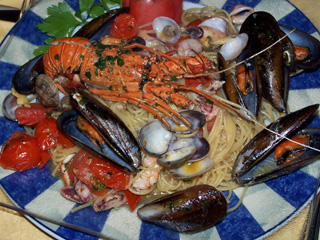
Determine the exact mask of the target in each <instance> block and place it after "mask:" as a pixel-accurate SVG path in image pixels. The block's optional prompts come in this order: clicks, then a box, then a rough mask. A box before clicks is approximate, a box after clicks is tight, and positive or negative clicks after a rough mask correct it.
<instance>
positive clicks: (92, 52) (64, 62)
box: [43, 37, 242, 129]
mask: <svg viewBox="0 0 320 240" xmlns="http://www.w3.org/2000/svg"><path fill="white" fill-rule="evenodd" d="M137 48H141V49H143V50H146V51H144V52H143V53H141V52H142V51H141V52H137V51H135V49H137ZM146 52H147V54H146ZM43 65H44V70H45V73H46V75H48V76H49V77H51V78H55V77H57V76H58V75H65V76H70V74H74V73H78V75H79V77H80V79H81V81H82V82H83V83H84V85H85V87H86V88H88V89H89V90H90V92H91V93H93V94H98V95H99V96H100V97H102V98H103V99H106V100H111V101H119V102H125V103H131V104H134V105H136V106H138V107H141V108H143V109H145V110H147V111H149V112H150V113H152V114H153V115H154V117H155V118H158V119H159V120H160V121H162V122H163V123H164V124H165V126H166V127H167V128H168V129H170V125H169V124H168V122H167V120H166V119H165V118H164V117H163V115H161V114H159V112H160V113H162V114H164V115H165V116H168V117H169V118H170V119H172V121H174V122H175V123H177V124H178V123H179V121H181V122H182V123H183V124H185V125H186V126H190V123H189V121H188V120H187V119H185V118H184V117H183V116H181V115H180V114H179V113H178V112H177V111H175V110H173V109H172V108H171V107H170V106H168V102H172V103H174V104H175V105H177V106H181V107H183V108H191V109H192V108H193V107H194V102H193V101H192V100H190V99H188V98H187V97H186V96H184V95H182V94H180V93H179V91H191V92H194V93H197V94H199V95H201V96H203V97H204V98H206V99H207V100H209V101H211V102H213V103H216V104H220V105H222V106H225V107H227V108H229V109H232V110H234V111H236V112H237V113H238V114H240V115H242V114H241V112H239V111H238V110H236V109H233V108H232V107H231V106H229V105H227V104H226V103H223V102H221V101H219V100H217V99H216V98H214V97H213V96H211V95H210V94H208V93H205V92H203V91H201V90H199V89H198V88H195V87H191V86H186V85H180V83H181V80H182V79H183V78H196V77H204V76H206V77H207V76H210V75H212V74H213V72H214V71H215V70H216V69H215V67H214V63H213V62H212V61H210V60H209V59H207V58H206V57H205V56H203V55H202V54H199V55H197V56H195V57H181V56H174V55H173V56H170V55H169V54H166V53H163V52H158V51H155V50H152V49H150V48H148V47H146V46H144V45H141V44H139V43H132V44H128V45H123V44H122V45H118V46H115V45H103V44H101V43H99V44H91V43H90V42H89V40H88V39H85V38H82V37H73V38H72V37H66V38H62V39H58V40H55V41H53V42H52V43H51V46H50V48H49V50H48V52H47V53H46V54H44V56H43ZM74 83H76V82H74ZM56 84H57V86H58V87H59V89H61V90H62V91H64V92H66V91H67V90H66V85H67V84H65V86H63V84H62V85H61V83H60V82H57V81H56Z"/></svg>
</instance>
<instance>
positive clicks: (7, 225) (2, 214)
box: [0, 0, 320, 240]
mask: <svg viewBox="0 0 320 240" xmlns="http://www.w3.org/2000/svg"><path fill="white" fill-rule="evenodd" d="M291 2H292V3H293V4H294V5H295V6H296V7H297V8H299V9H300V10H301V11H302V12H303V13H304V14H305V15H306V16H307V17H308V18H309V19H310V20H311V21H312V22H313V24H314V25H315V26H316V27H317V28H318V29H320V17H319V12H320V1H319V0H291ZM0 5H6V6H13V7H17V8H20V7H21V5H22V0H0ZM13 25H14V24H13V23H9V22H3V21H0V41H1V40H2V38H3V37H4V36H5V35H6V33H7V32H8V31H9V30H10V29H11V28H12V27H13ZM0 201H1V202H5V203H8V204H11V201H10V200H9V199H8V197H7V196H6V195H5V194H4V192H3V191H2V190H1V188H0ZM308 212H309V207H307V208H305V209H304V210H303V211H302V212H301V213H300V214H299V215H298V216H296V217H295V218H294V219H293V220H292V221H291V222H290V223H289V224H287V226H286V227H284V228H282V229H280V230H279V231H278V232H277V233H276V234H274V235H273V236H270V237H268V239H292V240H294V239H299V235H300V234H299V233H300V232H301V230H302V229H303V227H304V224H305V219H306V217H307V215H308ZM0 233H1V239H2V240H20V239H42V240H50V239H53V238H52V237H50V236H48V235H47V234H46V233H44V232H42V231H41V230H40V229H38V228H37V227H35V226H34V225H33V224H32V223H31V222H29V221H28V219H26V218H25V217H24V216H23V215H21V214H19V213H16V212H14V211H11V210H8V209H5V208H2V207H0ZM288 237H289V238H288Z"/></svg>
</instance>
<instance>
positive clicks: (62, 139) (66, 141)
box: [58, 131, 75, 148]
mask: <svg viewBox="0 0 320 240" xmlns="http://www.w3.org/2000/svg"><path fill="white" fill-rule="evenodd" d="M58 144H60V145H62V146H63V147H65V148H71V147H74V146H75V144H74V142H72V140H71V139H70V138H69V137H68V136H67V135H66V134H64V133H63V132H61V131H59V135H58Z"/></svg>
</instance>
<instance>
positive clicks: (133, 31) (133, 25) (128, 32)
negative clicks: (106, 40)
mask: <svg viewBox="0 0 320 240" xmlns="http://www.w3.org/2000/svg"><path fill="white" fill-rule="evenodd" d="M138 32H139V29H138V25H137V22H136V20H135V19H134V17H133V16H132V15H130V14H126V13H124V14H120V15H119V16H118V17H116V19H115V20H114V22H113V24H112V26H111V29H110V35H111V37H117V38H122V39H130V38H133V37H135V36H137V35H138Z"/></svg>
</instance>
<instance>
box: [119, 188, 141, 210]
mask: <svg viewBox="0 0 320 240" xmlns="http://www.w3.org/2000/svg"><path fill="white" fill-rule="evenodd" d="M123 193H124V196H125V198H126V200H127V202H128V205H129V208H130V210H131V211H133V210H134V209H135V208H136V207H137V205H138V203H139V202H140V200H141V196H140V195H137V194H134V193H132V192H130V191H129V190H123Z"/></svg>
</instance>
